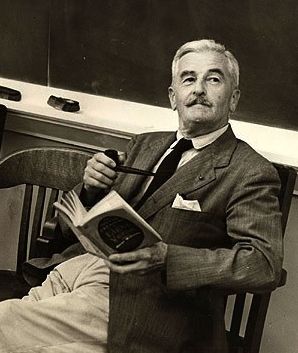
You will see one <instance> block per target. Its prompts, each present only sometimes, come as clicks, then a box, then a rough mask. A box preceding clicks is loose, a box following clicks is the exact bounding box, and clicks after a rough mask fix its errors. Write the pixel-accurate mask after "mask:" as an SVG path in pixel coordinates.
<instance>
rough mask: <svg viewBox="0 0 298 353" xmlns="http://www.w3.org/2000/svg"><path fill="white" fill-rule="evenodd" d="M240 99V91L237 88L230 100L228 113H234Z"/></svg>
mask: <svg viewBox="0 0 298 353" xmlns="http://www.w3.org/2000/svg"><path fill="white" fill-rule="evenodd" d="M239 98H240V90H239V89H238V88H236V89H234V91H233V93H232V96H231V100H230V112H231V113H234V111H235V110H236V108H237V104H238V101H239Z"/></svg>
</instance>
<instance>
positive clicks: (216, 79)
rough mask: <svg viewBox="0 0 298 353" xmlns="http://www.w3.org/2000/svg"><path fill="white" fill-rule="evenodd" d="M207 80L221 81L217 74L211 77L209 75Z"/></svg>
mask: <svg viewBox="0 0 298 353" xmlns="http://www.w3.org/2000/svg"><path fill="white" fill-rule="evenodd" d="M207 81H208V82H210V83H219V82H220V78H219V77H217V76H209V77H207Z"/></svg>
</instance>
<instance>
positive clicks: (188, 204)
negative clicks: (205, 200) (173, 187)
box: [172, 194, 202, 212]
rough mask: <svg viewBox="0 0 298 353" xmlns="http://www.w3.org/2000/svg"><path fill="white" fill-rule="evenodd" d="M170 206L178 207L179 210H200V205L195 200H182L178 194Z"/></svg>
mask: <svg viewBox="0 0 298 353" xmlns="http://www.w3.org/2000/svg"><path fill="white" fill-rule="evenodd" d="M172 208H178V209H180V210H188V211H197V212H201V211H202V210H201V206H200V203H199V201H197V200H184V199H183V197H182V196H181V195H179V194H177V195H176V197H175V200H174V202H173V203H172Z"/></svg>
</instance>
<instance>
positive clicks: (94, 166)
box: [85, 158, 117, 179]
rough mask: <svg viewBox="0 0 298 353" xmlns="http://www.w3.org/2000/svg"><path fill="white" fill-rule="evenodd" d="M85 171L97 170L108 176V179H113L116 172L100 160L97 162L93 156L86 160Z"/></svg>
mask: <svg viewBox="0 0 298 353" xmlns="http://www.w3.org/2000/svg"><path fill="white" fill-rule="evenodd" d="M85 172H86V173H91V174H92V173H93V172H98V173H101V174H103V175H105V176H106V177H108V178H110V179H114V178H115V177H116V175H117V173H116V172H115V170H114V169H113V168H112V167H110V166H107V165H105V164H104V163H102V162H98V161H96V160H95V159H94V158H92V159H90V160H89V161H88V162H87V166H86V168H85Z"/></svg>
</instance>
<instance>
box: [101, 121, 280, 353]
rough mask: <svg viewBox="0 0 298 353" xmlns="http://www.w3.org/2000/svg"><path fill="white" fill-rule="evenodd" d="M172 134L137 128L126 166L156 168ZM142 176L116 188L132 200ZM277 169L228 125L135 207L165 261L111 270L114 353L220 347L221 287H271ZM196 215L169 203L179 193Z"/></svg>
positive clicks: (276, 248) (188, 352)
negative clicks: (141, 271) (138, 270)
mask: <svg viewBox="0 0 298 353" xmlns="http://www.w3.org/2000/svg"><path fill="white" fill-rule="evenodd" d="M174 139H175V134H174V133H170V132H157V133H149V134H142V135H138V136H136V137H135V138H133V139H132V141H131V142H130V144H129V146H128V158H127V160H126V165H129V166H133V167H136V168H142V169H150V168H152V167H153V166H154V165H155V164H156V163H157V161H158V160H159V158H160V157H161V156H162V154H163V153H164V152H165V151H166V150H167V148H168V147H169V145H170V144H171V143H172V142H173V141H174ZM145 178H146V177H144V176H138V175H128V174H121V173H120V175H119V177H118V178H117V180H116V183H115V186H114V189H115V190H117V191H118V192H119V193H120V194H121V195H122V197H124V198H125V199H126V200H127V201H128V202H130V203H131V204H132V206H134V204H136V203H137V202H138V200H139V199H140V198H141V195H139V190H140V186H141V184H142V183H143V182H144V181H145ZM278 192H279V178H278V175H277V173H276V171H275V168H274V167H273V166H272V165H271V163H269V162H268V161H267V160H266V159H264V158H263V157H261V156H260V155H259V154H257V153H256V152H255V151H254V150H253V149H252V148H251V147H250V146H249V145H247V144H246V143H245V142H243V141H241V140H238V139H236V137H235V136H234V134H233V132H232V130H231V128H230V127H229V129H228V130H227V131H226V132H225V133H224V134H223V135H222V136H220V137H219V138H218V139H217V140H216V141H215V142H213V143H212V144H211V145H209V146H207V147H206V148H204V149H202V150H201V151H200V152H199V153H198V155H196V156H195V157H194V158H193V159H191V160H190V161H189V162H188V163H186V164H185V165H184V166H182V167H181V168H179V169H178V170H177V171H176V173H175V174H174V175H173V176H172V178H170V179H169V180H168V181H167V182H166V183H165V184H163V185H162V186H161V187H160V188H159V189H158V190H157V191H156V192H155V193H154V194H152V195H151V196H150V197H149V198H148V199H147V201H146V202H145V203H144V204H143V206H142V207H141V208H140V209H139V210H138V212H139V214H140V215H141V216H142V217H143V218H144V219H146V221H147V222H149V223H150V224H151V225H152V226H153V227H154V228H155V229H156V230H157V231H158V232H159V233H160V235H161V236H162V238H163V241H164V242H166V243H167V244H168V253H167V259H166V265H165V268H163V269H161V270H156V271H152V272H151V273H149V274H146V275H143V276H141V275H132V274H126V275H119V274H116V273H111V276H110V318H109V331H108V350H109V352H110V353H120V352H121V353H123V352H125V353H133V352H134V353H149V352H150V353H166V352H167V353H168V352H171V353H176V352H177V353H178V352H179V353H182V352H183V353H192V352H198V353H209V352H212V353H215V352H216V353H219V352H220V353H223V352H226V350H227V346H226V341H225V327H224V298H225V294H226V293H227V292H229V293H232V292H236V291H242V290H243V291H252V292H259V291H266V290H269V289H270V290H271V289H273V288H275V287H276V285H277V283H278V280H279V276H280V271H281V265H282V236H281V226H280V211H279V204H278V198H277V196H278ZM177 193H179V194H180V195H183V198H184V199H188V200H197V201H198V202H199V203H200V206H201V212H197V211H188V210H180V209H175V208H173V207H172V203H173V200H174V198H175V196H176V194H177Z"/></svg>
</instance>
